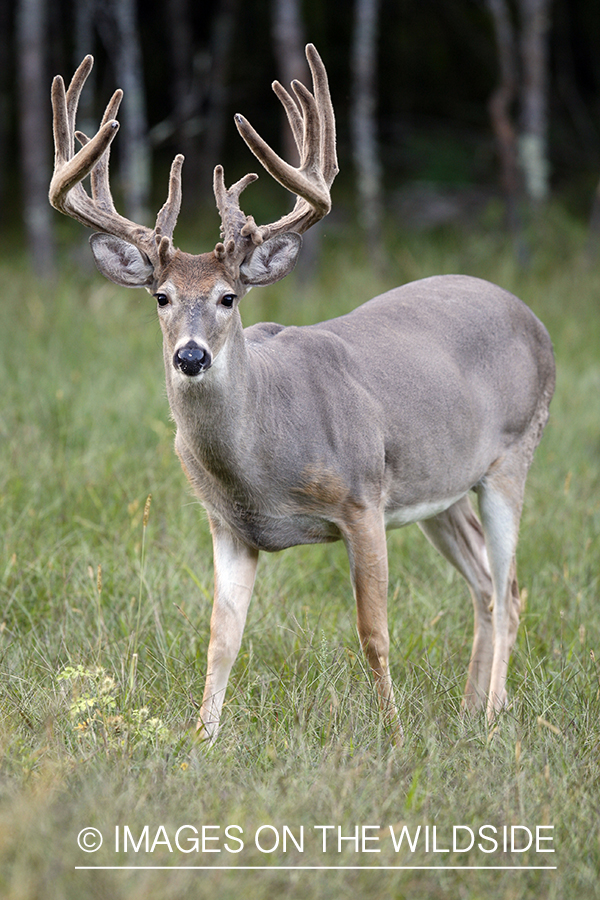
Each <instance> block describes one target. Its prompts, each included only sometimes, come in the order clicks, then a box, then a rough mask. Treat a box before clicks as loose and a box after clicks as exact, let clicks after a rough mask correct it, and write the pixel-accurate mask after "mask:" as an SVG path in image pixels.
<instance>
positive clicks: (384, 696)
mask: <svg viewBox="0 0 600 900" xmlns="http://www.w3.org/2000/svg"><path fill="white" fill-rule="evenodd" d="M341 530H342V534H343V537H344V541H345V544H346V549H347V551H348V558H349V560H350V574H351V578H352V587H353V590H354V597H355V600H356V610H357V617H358V634H359V637H360V642H361V645H362V648H363V651H364V653H365V656H366V658H367V661H368V663H369V666H370V667H371V671H372V672H373V676H374V679H375V686H376V688H377V693H378V698H379V706H380V708H381V710H382V712H383V714H384V720H385V722H386V724H387V725H389V726H390V727H391V729H392V732H393V734H394V738H395V740H396V742H397V743H401V742H402V728H401V726H400V722H399V719H398V711H397V709H396V704H395V702H394V689H393V687H392V679H391V675H390V667H389V651H390V638H389V632H388V623H387V592H388V558H387V543H386V536H385V524H384V519H383V516H382V514H381V512H380V511H379V510H364V511H361V512H360V513H359V514H355V515H353V516H352V521H351V522H350V523H345V525H343V526H342V528H341Z"/></svg>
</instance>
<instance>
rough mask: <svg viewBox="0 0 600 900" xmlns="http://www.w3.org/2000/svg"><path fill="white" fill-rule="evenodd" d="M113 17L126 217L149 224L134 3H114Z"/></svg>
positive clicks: (146, 147)
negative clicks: (120, 98) (120, 93)
mask: <svg viewBox="0 0 600 900" xmlns="http://www.w3.org/2000/svg"><path fill="white" fill-rule="evenodd" d="M112 13H113V16H114V21H115V24H116V33H117V34H116V36H117V41H116V43H117V55H116V70H117V79H118V81H119V84H120V86H121V87H122V88H123V91H124V95H125V99H124V101H123V117H122V120H123V124H122V126H121V127H122V135H121V136H120V137H119V149H120V153H121V181H122V185H123V195H124V205H125V214H126V215H127V217H128V218H130V219H131V220H132V221H134V222H139V223H140V224H144V223H146V222H148V220H149V214H148V206H149V199H150V178H151V175H150V168H151V165H150V148H149V144H148V123H147V119H146V101H145V92H144V73H143V68H142V48H141V43H140V36H139V32H138V24H137V15H136V7H135V0H113V3H112Z"/></svg>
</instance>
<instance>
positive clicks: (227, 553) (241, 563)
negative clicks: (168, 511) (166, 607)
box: [197, 518, 258, 744]
mask: <svg viewBox="0 0 600 900" xmlns="http://www.w3.org/2000/svg"><path fill="white" fill-rule="evenodd" d="M210 526H211V531H212V537H213V557H214V570H215V597H214V603H213V610H212V616H211V620H210V642H209V645H208V660H207V667H206V683H205V687H204V696H203V698H202V706H201V708H200V714H199V717H198V724H197V736H198V737H199V738H200V740H208V741H210V743H211V744H212V743H213V742H214V740H215V738H216V737H217V732H218V730H219V720H220V717H221V709H222V707H223V701H224V699H225V691H226V689H227V682H228V680H229V673H230V672H231V668H232V666H233V664H234V662H235V659H236V657H237V655H238V652H239V649H240V645H241V642H242V634H243V632H244V625H245V624H246V615H247V612H248V606H249V605H250V598H251V596H252V589H253V587H254V578H255V575H256V565H257V562H258V550H254V549H253V548H252V547H249V546H248V545H247V544H244V543H243V542H242V541H240V540H238V538H236V537H235V535H233V534H232V532H231V531H230V530H229V529H228V528H227V527H226V526H224V525H221V524H220V523H219V522H217V521H216V520H215V519H213V518H211V519H210Z"/></svg>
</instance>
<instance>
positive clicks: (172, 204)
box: [154, 153, 184, 238]
mask: <svg viewBox="0 0 600 900" xmlns="http://www.w3.org/2000/svg"><path fill="white" fill-rule="evenodd" d="M183 160H184V156H183V154H182V153H178V154H177V156H176V157H175V159H174V160H173V162H172V163H171V173H170V175H169V193H168V196H167V199H166V202H165V205H164V206H163V207H162V209H161V210H160V212H159V214H158V215H157V217H156V225H155V228H154V230H155V231H156V232H157V234H158V233H161V234H163V235H165V237H169V238H172V237H173V232H174V231H175V225H176V224H177V219H178V217H179V210H180V209H181V168H182V166H183Z"/></svg>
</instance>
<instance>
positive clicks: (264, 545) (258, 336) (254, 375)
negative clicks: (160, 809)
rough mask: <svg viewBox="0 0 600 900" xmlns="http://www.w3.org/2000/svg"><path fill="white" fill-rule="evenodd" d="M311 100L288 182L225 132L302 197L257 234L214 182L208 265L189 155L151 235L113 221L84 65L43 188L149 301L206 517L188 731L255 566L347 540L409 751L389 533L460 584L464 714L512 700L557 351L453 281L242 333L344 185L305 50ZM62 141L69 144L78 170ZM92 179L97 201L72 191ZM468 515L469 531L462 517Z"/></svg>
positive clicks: (224, 673)
mask: <svg viewBox="0 0 600 900" xmlns="http://www.w3.org/2000/svg"><path fill="white" fill-rule="evenodd" d="M306 55H307V58H308V62H309V65H310V68H311V71H312V77H313V84H314V88H313V90H314V96H313V94H311V93H310V92H309V91H308V90H307V89H306V88H305V87H304V86H303V85H302V84H299V83H298V82H294V83H293V85H292V88H293V93H294V96H293V97H292V96H291V95H290V94H288V93H287V91H285V90H284V88H283V87H282V86H281V85H280V84H278V83H277V82H275V83H274V85H273V88H274V90H275V93H276V94H277V96H278V97H279V99H280V100H281V102H282V104H283V106H284V107H285V110H286V113H287V116H288V119H289V123H290V126H291V128H292V131H293V134H294V137H295V139H296V143H297V145H298V150H299V152H300V160H301V161H300V165H299V167H298V168H294V167H292V166H290V165H288V164H287V163H286V162H284V161H283V160H282V159H280V158H279V157H278V156H277V155H276V154H275V153H274V152H273V150H272V149H271V148H270V147H269V146H268V145H267V144H265V142H264V141H263V140H262V139H261V138H260V137H259V135H258V134H257V133H256V132H255V130H254V129H253V128H252V126H251V125H250V124H249V123H248V122H247V121H246V120H245V119H244V118H243V116H240V115H237V116H236V117H235V122H236V125H237V128H238V131H239V132H240V134H241V136H242V137H243V138H244V140H245V141H246V143H247V144H248V146H249V147H250V149H251V150H252V151H253V153H254V154H255V155H256V157H257V158H258V159H259V161H260V162H261V164H262V165H263V166H264V168H265V169H266V170H267V171H268V172H269V173H270V174H271V175H272V176H273V178H275V179H276V180H277V181H278V182H279V183H280V184H282V185H283V186H284V187H286V188H287V189H288V190H289V191H291V193H292V194H294V195H296V203H295V206H294V208H293V210H292V212H290V213H289V214H288V215H285V216H283V218H281V219H279V220H278V221H277V222H274V223H273V224H270V225H260V226H259V225H257V224H256V223H255V221H254V219H253V218H252V216H246V215H245V214H244V213H243V212H242V210H241V209H240V194H241V193H242V191H243V190H244V188H246V187H247V186H248V185H249V184H250V182H252V181H254V180H255V179H256V177H257V176H256V175H251V174H249V175H246V176H245V177H244V178H242V179H241V180H240V181H238V182H237V183H236V184H234V185H233V186H232V187H230V188H229V189H226V188H225V183H224V179H223V169H222V167H221V166H217V167H216V168H215V173H214V191H215V196H216V201H217V207H218V209H219V212H220V214H221V221H222V225H221V237H222V240H221V241H220V242H219V243H218V244H217V245H216V247H215V248H214V250H211V251H210V252H209V253H203V254H201V255H199V256H192V255H190V254H187V253H183V252H182V251H181V250H178V249H176V248H175V247H174V245H173V240H172V237H173V230H174V228H175V223H176V221H177V216H178V213H179V207H180V201H181V166H182V163H183V157H182V156H176V157H175V160H174V162H173V165H172V168H171V175H170V182H169V194H168V199H167V202H166V203H165V205H164V206H163V208H162V209H161V211H160V212H159V214H158V217H157V220H156V225H155V227H154V228H153V229H150V228H146V227H143V226H141V225H136V224H135V223H134V222H130V221H129V220H128V219H126V218H124V217H123V216H121V215H119V213H117V211H116V210H115V207H114V204H113V201H112V197H111V192H110V188H109V178H108V156H109V151H110V144H111V141H112V140H113V138H114V136H115V134H116V133H117V129H118V123H117V122H116V121H115V115H116V113H117V109H118V107H119V103H120V101H121V97H122V92H121V91H117V92H116V93H115V94H114V96H113V98H112V99H111V101H110V103H109V104H108V107H107V109H106V112H105V114H104V118H103V121H102V125H101V127H100V129H99V131H98V133H97V134H96V135H95V137H94V138H92V139H91V140H90V139H89V138H87V137H86V136H85V135H84V134H82V133H81V132H76V131H75V115H76V111H77V104H78V100H79V96H80V93H81V90H82V88H83V85H84V82H85V80H86V78H87V76H88V74H89V72H90V70H91V67H92V63H93V60H92V57H91V56H88V57H86V59H84V61H83V62H82V63H81V65H80V66H79V68H78V69H77V71H76V73H75V75H74V76H73V80H72V81H71V84H70V86H69V89H68V90H67V91H66V93H65V87H64V83H63V80H62V78H61V77H60V76H57V77H56V78H55V79H54V84H53V87H52V102H53V108H54V139H55V147H56V156H55V172H54V177H53V179H52V183H51V186H50V202H51V203H52V205H53V206H55V207H56V209H58V210H60V211H61V212H63V213H66V214H67V215H69V216H72V217H73V218H75V219H77V220H78V221H79V222H82V223H83V224H84V225H88V226H90V227H92V228H94V229H96V231H97V232H99V233H96V234H93V235H92V237H91V239H90V240H91V246H92V251H93V254H94V258H95V260H96V264H97V266H98V268H99V269H100V271H101V272H102V273H103V274H104V275H106V277H107V278H110V279H111V280H112V281H114V282H116V284H119V285H124V286H125V287H144V288H146V290H147V291H149V293H150V294H152V296H153V297H155V299H156V302H157V306H158V317H159V320H160V324H161V328H162V331H163V337H164V363H165V372H166V380H167V394H168V398H169V403H170V405H171V411H172V413H173V418H174V420H175V422H176V425H177V436H176V439H175V447H176V450H177V453H178V455H179V458H180V459H181V464H182V466H183V469H184V472H185V474H186V475H187V477H188V479H189V481H190V483H191V485H192V487H193V489H194V491H195V493H196V494H197V496H198V498H199V499H200V501H201V502H202V504H203V505H204V507H205V508H206V511H207V513H208V519H209V522H210V528H211V531H212V537H213V545H214V570H215V597H214V606H213V612H212V618H211V636H210V643H209V647H208V664H207V674H206V686H205V689H204V697H203V700H202V707H201V709H200V716H199V722H198V729H199V734H200V736H201V737H204V738H207V739H209V740H211V741H212V740H214V739H215V737H216V735H217V730H218V727H219V718H220V713H221V708H222V706H223V699H224V696H225V690H226V687H227V680H228V678H229V673H230V671H231V667H232V665H233V663H234V660H235V658H236V655H237V653H238V650H239V648H240V644H241V640H242V633H243V630H244V623H245V620H246V613H247V610H248V605H249V603H250V597H251V595H252V588H253V584H254V576H255V572H256V564H257V561H258V554H259V551H260V550H268V551H275V550H283V549H284V548H286V547H292V546H294V545H296V544H311V543H319V542H326V541H337V540H343V541H344V543H345V545H346V548H347V551H348V556H349V559H350V570H351V576H352V584H353V587H354V594H355V598H356V606H357V612H358V631H359V635H360V640H361V643H362V646H363V649H364V652H365V654H366V656H367V659H368V661H369V665H370V667H371V669H372V671H373V674H374V678H375V682H376V686H377V690H378V693H379V700H380V705H381V708H382V710H383V713H384V715H385V717H386V720H387V721H388V722H389V723H390V725H391V726H392V728H393V729H394V730H395V731H396V734H397V736H398V737H399V736H400V735H401V728H400V725H399V722H398V718H397V711H396V707H395V704H394V694H393V689H392V682H391V678H390V669H389V660H388V657H389V637H388V626H387V586H388V562H387V547H386V529H388V528H397V527H400V526H402V525H407V524H408V523H410V522H417V523H418V524H419V527H420V528H421V530H422V531H423V532H424V533H425V535H426V536H427V537H428V538H429V540H430V541H431V543H432V544H433V545H434V547H436V548H437V549H438V550H439V551H440V553H442V554H443V556H445V557H446V558H447V559H448V560H449V561H450V562H451V563H452V564H453V565H454V566H455V567H456V568H457V569H458V571H459V572H460V573H461V574H462V575H463V576H464V578H465V579H466V581H467V584H468V585H469V588H470V591H471V595H472V599H473V605H474V609H475V637H474V642H473V650H472V654H471V661H470V665H469V671H468V677H467V684H466V690H465V695H464V706H465V707H466V708H467V709H470V710H473V709H478V708H480V707H482V706H484V705H485V704H486V702H487V713H488V717H489V719H490V720H492V719H493V718H494V715H495V713H496V711H497V710H499V709H500V707H502V705H503V704H504V703H505V699H506V690H505V684H506V672H507V666H508V660H509V655H510V652H511V648H512V646H513V644H514V641H515V636H516V631H517V624H518V620H519V608H520V602H519V591H518V588H517V580H516V567H515V550H516V545H517V535H518V530H519V519H520V515H521V508H522V503H523V492H524V487H525V478H526V475H527V471H528V469H529V466H530V463H531V460H532V457H533V452H534V450H535V447H536V445H537V444H538V441H539V440H540V437H541V434H542V430H543V427H544V424H545V422H546V420H547V418H548V405H549V403H550V399H551V397H552V393H553V389H554V377H555V376H554V360H553V353H552V345H551V342H550V339H549V337H548V334H547V332H546V330H545V328H544V327H543V325H542V324H541V323H540V322H539V321H538V319H537V318H536V317H535V316H534V315H533V313H532V312H531V311H530V310H529V309H528V308H527V307H526V306H525V305H524V304H523V303H522V302H521V301H520V300H518V299H517V298H516V297H515V296H513V295H512V294H510V293H508V292H507V291H505V290H502V289H501V288H499V287H497V286H495V285H493V284H489V283H488V282H485V281H481V280H480V279H478V278H470V277H466V276H460V275H443V276H439V277H432V278H426V279H424V280H422V281H417V282H414V283H412V284H405V285H403V286H402V287H398V288H394V289H393V290H391V291H388V292H387V293H386V294H382V295H381V296H379V297H375V299H373V300H369V302H368V303H365V304H364V305H363V306H360V307H359V308H358V309H355V310H354V311H353V312H350V313H348V315H345V316H342V317H341V318H338V319H332V320H331V321H328V322H322V323H320V324H317V325H309V326H307V327H302V328H294V327H283V326H281V325H275V324H272V323H265V324H261V325H255V326H253V327H251V328H247V329H245V330H244V329H243V328H242V323H241V319H240V314H239V310H238V307H239V303H240V300H241V299H242V297H243V296H244V295H245V294H246V293H247V292H248V291H249V290H250V288H251V287H254V286H255V285H266V284H272V283H273V282H275V281H278V280H279V279H280V278H283V277H284V276H285V275H287V274H288V273H289V272H290V271H291V270H292V269H293V267H294V264H295V262H296V258H297V256H298V253H299V250H300V245H301V237H300V235H301V234H302V232H304V231H306V230H307V229H308V228H310V227H311V225H314V224H315V222H318V221H319V219H321V218H322V217H323V216H325V215H326V214H327V213H328V212H329V209H330V205H331V202H330V197H329V190H330V187H331V184H332V182H333V180H334V178H335V176H336V174H337V171H338V166H337V159H336V148H335V122H334V115H333V108H332V105H331V99H330V95H329V87H328V83H327V75H326V72H325V68H324V66H323V63H322V62H321V59H320V58H319V55H318V54H317V52H316V50H315V48H314V47H313V46H312V45H310V44H309V45H308V47H307V48H306ZM75 138H77V139H78V141H79V143H80V144H81V145H82V146H81V148H80V149H79V150H78V152H77V153H75ZM88 174H89V175H90V176H91V195H90V194H88V193H87V191H86V190H85V188H84V187H83V185H82V183H81V182H82V179H83V178H85V176H86V175H88ZM471 491H474V492H475V493H476V494H477V496H478V501H479V511H480V516H481V523H480V520H479V519H478V517H477V516H476V515H475V512H474V511H473V508H472V507H471V504H470V502H469V492H471Z"/></svg>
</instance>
